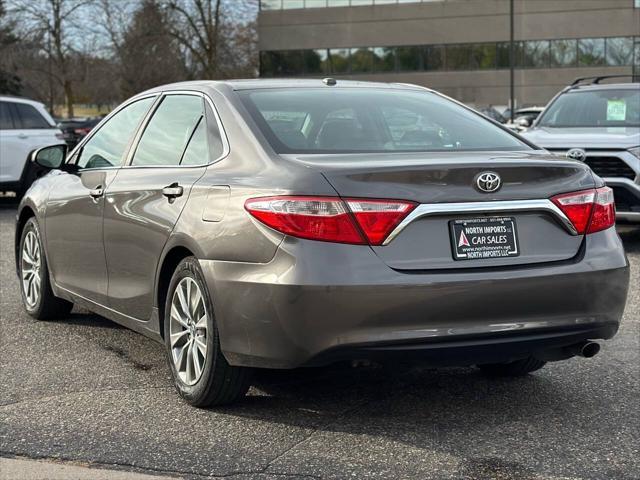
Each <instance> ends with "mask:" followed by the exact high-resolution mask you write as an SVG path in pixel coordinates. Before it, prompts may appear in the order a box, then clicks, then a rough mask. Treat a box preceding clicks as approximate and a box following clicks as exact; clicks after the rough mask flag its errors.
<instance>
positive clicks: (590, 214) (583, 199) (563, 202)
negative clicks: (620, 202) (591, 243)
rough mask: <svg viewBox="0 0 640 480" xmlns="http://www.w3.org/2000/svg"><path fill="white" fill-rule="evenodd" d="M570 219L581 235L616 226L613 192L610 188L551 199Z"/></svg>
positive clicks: (565, 194)
mask: <svg viewBox="0 0 640 480" xmlns="http://www.w3.org/2000/svg"><path fill="white" fill-rule="evenodd" d="M551 201H553V203H555V204H556V205H557V206H558V207H559V208H560V210H562V211H563V212H564V214H565V215H566V216H567V218H569V220H570V221H571V223H572V224H573V226H574V227H575V228H576V231H577V232H578V234H579V235H583V234H585V233H595V232H599V231H601V230H605V229H607V228H609V227H612V226H613V225H615V217H616V211H615V204H614V200H613V190H611V189H610V188H609V187H602V188H598V189H591V190H583V191H580V192H574V193H564V194H561V195H556V196H555V197H553V198H552V199H551Z"/></svg>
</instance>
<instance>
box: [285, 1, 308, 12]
mask: <svg viewBox="0 0 640 480" xmlns="http://www.w3.org/2000/svg"><path fill="white" fill-rule="evenodd" d="M282 8H283V9H285V10H288V9H294V8H304V0H282Z"/></svg>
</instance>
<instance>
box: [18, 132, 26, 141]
mask: <svg viewBox="0 0 640 480" xmlns="http://www.w3.org/2000/svg"><path fill="white" fill-rule="evenodd" d="M18 138H20V139H21V140H24V139H25V138H29V135H27V134H26V133H19V134H18Z"/></svg>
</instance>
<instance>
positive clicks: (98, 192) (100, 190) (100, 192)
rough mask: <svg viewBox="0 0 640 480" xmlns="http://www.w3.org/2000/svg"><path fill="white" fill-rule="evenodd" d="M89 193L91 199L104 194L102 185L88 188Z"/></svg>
mask: <svg viewBox="0 0 640 480" xmlns="http://www.w3.org/2000/svg"><path fill="white" fill-rule="evenodd" d="M89 195H91V198H93V199H98V198H100V197H101V196H102V195H104V189H103V188H102V186H98V187H96V188H93V189H91V190H89Z"/></svg>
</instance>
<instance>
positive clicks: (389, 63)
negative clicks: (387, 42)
mask: <svg viewBox="0 0 640 480" xmlns="http://www.w3.org/2000/svg"><path fill="white" fill-rule="evenodd" d="M395 69H396V49H395V48H389V47H376V48H374V49H373V70H374V71H376V72H393V71H394V70H395Z"/></svg>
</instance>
